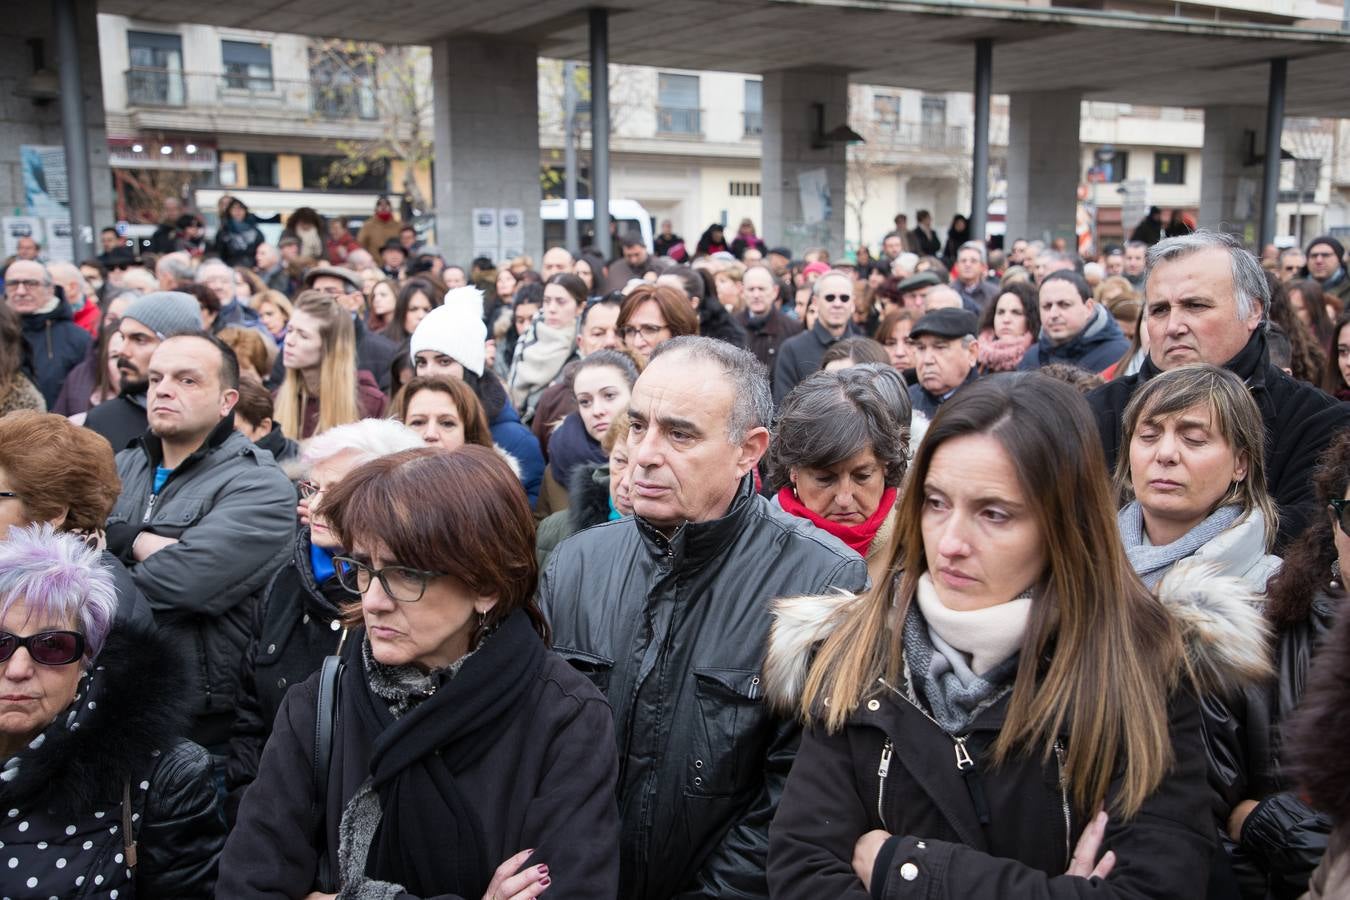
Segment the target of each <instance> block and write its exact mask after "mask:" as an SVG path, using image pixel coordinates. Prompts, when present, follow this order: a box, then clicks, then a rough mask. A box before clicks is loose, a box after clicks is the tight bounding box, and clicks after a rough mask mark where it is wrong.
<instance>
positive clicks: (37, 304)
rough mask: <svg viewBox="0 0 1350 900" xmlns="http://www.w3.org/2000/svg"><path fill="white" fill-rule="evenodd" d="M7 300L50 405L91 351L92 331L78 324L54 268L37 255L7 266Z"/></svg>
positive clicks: (39, 385)
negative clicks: (55, 278)
mask: <svg viewBox="0 0 1350 900" xmlns="http://www.w3.org/2000/svg"><path fill="white" fill-rule="evenodd" d="M4 280H5V302H6V303H8V304H9V308H10V309H12V310H14V312H16V313H18V315H19V320H20V322H22V324H23V339H24V341H25V343H27V344H28V351H29V355H30V359H31V362H32V365H33V374H34V375H36V376H37V377H36V379H35V380H36V382H37V388H38V390H39V391H41V392H42V399H43V400H44V401H46V404H47V408H48V409H51V408H52V406H54V405H55V404H56V398H57V397H58V396H60V394H61V383H62V382H63V381H65V380H66V375H67V374H69V372H70V370H71V369H73V368H75V367H76V366H77V365H79V364H80V363H81V362H83V361H84V357H85V355H86V354H87V353H88V352H89V343H90V340H91V339H90V337H89V332H87V331H85V330H84V329H83V328H81V327H80V326H79V325H76V324H75V317H74V315H73V314H72V313H71V311H70V304H69V303H67V302H66V301H65V300H63V299H62V298H61V295H60V294H58V293H57V291H56V285H55V284H54V283H53V281H52V275H51V272H49V271H47V267H46V266H45V265H43V264H42V263H40V262H38V261H37V260H36V259H16V260H14V261H13V262H11V263H10V264H9V266H8V268H6V269H5V275H4Z"/></svg>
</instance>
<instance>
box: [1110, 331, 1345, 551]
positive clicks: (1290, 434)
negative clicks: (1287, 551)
mask: <svg viewBox="0 0 1350 900" xmlns="http://www.w3.org/2000/svg"><path fill="white" fill-rule="evenodd" d="M1224 368H1225V369H1228V370H1229V371H1231V372H1233V373H1234V374H1236V375H1237V376H1238V377H1239V378H1241V379H1243V380H1244V381H1246V382H1247V387H1248V388H1249V389H1250V390H1251V392H1252V398H1253V399H1254V400H1256V405H1257V406H1259V407H1260V408H1261V418H1262V420H1263V421H1264V422H1265V425H1266V454H1265V456H1266V460H1265V463H1266V485H1267V486H1268V487H1269V489H1270V494H1271V496H1273V497H1274V498H1275V502H1276V503H1277V504H1278V505H1279V508H1280V530H1279V536H1278V537H1277V539H1276V541H1275V551H1274V552H1275V553H1276V555H1279V554H1280V552H1281V551H1282V550H1283V548H1284V547H1285V545H1286V544H1288V543H1289V541H1290V540H1292V539H1293V538H1294V536H1295V535H1297V534H1299V532H1301V531H1302V530H1303V528H1304V526H1305V525H1307V524H1308V518H1309V516H1310V515H1311V514H1312V513H1313V506H1314V504H1315V499H1314V497H1313V488H1312V471H1313V467H1314V466H1315V465H1316V464H1317V457H1318V456H1320V455H1321V453H1322V451H1323V450H1325V449H1326V447H1327V444H1329V443H1330V442H1331V439H1332V437H1333V436H1334V435H1335V434H1336V432H1338V431H1340V430H1341V429H1342V428H1345V427H1346V426H1347V425H1350V405H1347V404H1345V403H1338V402H1337V401H1336V400H1334V399H1333V398H1332V397H1330V396H1328V395H1327V394H1324V393H1322V392H1321V391H1319V390H1318V389H1317V388H1315V387H1313V386H1312V385H1308V384H1304V383H1303V382H1301V381H1295V380H1294V379H1293V378H1290V377H1289V376H1288V375H1286V374H1284V372H1282V371H1280V370H1279V369H1277V368H1275V367H1274V366H1272V365H1271V364H1270V354H1269V353H1268V352H1267V349H1266V337H1265V334H1264V332H1262V330H1261V329H1259V328H1258V329H1257V330H1256V332H1255V333H1253V334H1252V337H1251V340H1249V341H1248V342H1247V345H1246V346H1245V347H1244V348H1243V349H1242V350H1241V351H1240V352H1239V353H1238V355H1237V356H1235V357H1233V358H1232V359H1231V360H1229V361H1228V362H1227V363H1226V364H1225V365H1224ZM1159 371H1160V370H1159V369H1158V367H1157V366H1156V365H1154V363H1153V360H1152V359H1151V358H1147V357H1146V358H1145V359H1144V367H1143V368H1142V369H1140V370H1139V372H1138V373H1137V374H1135V375H1129V376H1127V377H1125V378H1117V379H1115V380H1114V381H1108V382H1107V383H1106V384H1104V385H1102V386H1101V387H1099V388H1097V389H1096V390H1095V391H1093V392H1092V393H1090V394H1088V397H1087V400H1088V405H1090V406H1091V407H1092V413H1093V415H1094V416H1095V418H1096V420H1097V430H1098V432H1099V433H1100V435H1101V439H1102V449H1103V450H1104V451H1105V452H1106V462H1107V466H1108V467H1109V468H1110V469H1114V467H1115V464H1116V454H1117V453H1118V452H1119V450H1120V442H1121V441H1122V440H1123V439H1124V430H1123V425H1122V421H1123V417H1124V413H1125V405H1126V404H1127V403H1129V402H1130V397H1131V396H1133V394H1134V391H1135V389H1136V388H1137V387H1139V385H1141V384H1143V383H1144V382H1145V381H1147V380H1148V379H1150V378H1152V377H1153V376H1155V375H1157V374H1158V373H1159Z"/></svg>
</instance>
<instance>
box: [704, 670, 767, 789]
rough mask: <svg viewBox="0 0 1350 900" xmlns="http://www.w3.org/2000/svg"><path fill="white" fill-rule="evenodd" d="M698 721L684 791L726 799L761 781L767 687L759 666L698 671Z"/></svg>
mask: <svg viewBox="0 0 1350 900" xmlns="http://www.w3.org/2000/svg"><path fill="white" fill-rule="evenodd" d="M694 694H695V696H696V698H697V699H698V708H699V717H698V718H699V721H698V723H697V724H696V725H695V729H694V740H693V742H692V744H691V746H690V751H691V752H690V754H689V756H688V758H687V760H686V766H685V768H686V778H685V793H686V794H687V795H689V796H695V797H727V796H732V795H735V794H739V793H741V792H742V791H744V790H745V789H746V787H747V785H748V783H750V782H751V781H756V782H757V781H758V778H757V775H758V773H759V771H760V769H761V768H762V767H761V766H760V765H758V764H757V761H756V760H757V757H762V756H763V753H762V752H761V748H760V746H759V745H760V740H759V738H758V733H759V731H760V730H761V728H762V726H763V724H764V717H765V712H764V702H763V698H764V691H763V686H762V685H761V683H760V675H759V671H758V670H757V669H711V668H702V669H695V670H694Z"/></svg>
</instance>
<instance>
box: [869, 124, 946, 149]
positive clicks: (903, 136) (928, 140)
mask: <svg viewBox="0 0 1350 900" xmlns="http://www.w3.org/2000/svg"><path fill="white" fill-rule="evenodd" d="M878 126H879V127H877V128H876V129H875V131H874V134H875V135H876V140H877V143H879V144H882V145H884V146H888V147H902V148H906V149H914V150H963V149H965V147H966V131H967V129H966V128H965V127H964V126H961V125H934V124H926V123H923V122H885V123H884V124H883V123H878Z"/></svg>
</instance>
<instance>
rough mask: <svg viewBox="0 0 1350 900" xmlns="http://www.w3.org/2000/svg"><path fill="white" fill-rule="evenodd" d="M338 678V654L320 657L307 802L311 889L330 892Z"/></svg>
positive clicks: (333, 882) (333, 887) (332, 888)
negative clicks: (313, 856)
mask: <svg viewBox="0 0 1350 900" xmlns="http://www.w3.org/2000/svg"><path fill="white" fill-rule="evenodd" d="M341 679H342V657H340V656H326V657H324V660H323V667H322V668H320V669H319V699H318V703H317V707H318V708H317V709H316V715H315V717H314V758H313V759H312V760H311V763H312V764H313V787H314V799H313V801H312V803H311V805H310V825H311V828H312V831H313V834H314V846H315V847H316V848H317V849H318V851H319V870H318V873H317V874H316V876H315V889H316V890H317V891H318V892H319V893H322V894H331V893H334V892H335V891H336V890H337V883H336V880H335V879H334V877H333V867H332V865H331V864H330V863H329V854H328V847H327V843H328V842H327V840H326V833H327V828H325V827H324V811H325V810H326V809H327V807H328V770H329V768H330V767H331V765H332V762H333V737H334V735H335V734H336V733H337V722H338V701H339V700H340V693H341V691H340V689H339V685H340V682H341Z"/></svg>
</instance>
